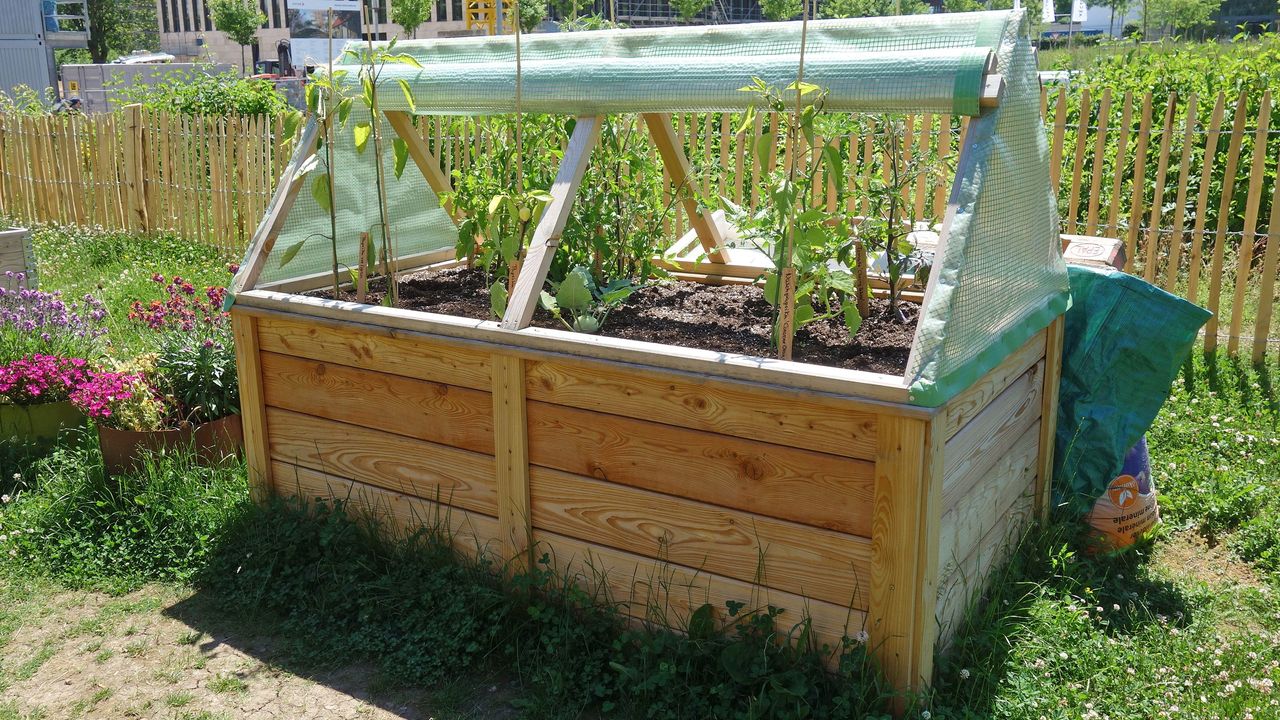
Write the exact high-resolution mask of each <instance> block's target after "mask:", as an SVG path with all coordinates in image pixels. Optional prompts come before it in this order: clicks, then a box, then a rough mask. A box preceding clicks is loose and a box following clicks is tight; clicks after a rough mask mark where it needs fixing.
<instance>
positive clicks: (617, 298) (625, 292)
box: [600, 285, 634, 305]
mask: <svg viewBox="0 0 1280 720" xmlns="http://www.w3.org/2000/svg"><path fill="white" fill-rule="evenodd" d="M633 290H634V288H632V287H631V286H630V285H628V286H626V287H620V288H618V289H616V290H610V291H609V292H606V293H605V294H604V295H602V296H601V297H600V302H602V303H604V304H605V305H616V304H617V303H620V302H622V301H623V300H626V299H627V298H629V297H631V293H632V291H633Z"/></svg>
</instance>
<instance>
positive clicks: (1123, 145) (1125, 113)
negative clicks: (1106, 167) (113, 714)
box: [1103, 91, 1133, 237]
mask: <svg viewBox="0 0 1280 720" xmlns="http://www.w3.org/2000/svg"><path fill="white" fill-rule="evenodd" d="M1132 133H1133V93H1131V92H1128V91H1125V94H1124V103H1123V104H1122V106H1121V110H1120V133H1119V137H1118V138H1117V139H1116V164H1115V166H1114V167H1113V168H1112V169H1111V173H1112V175H1113V176H1114V179H1113V180H1112V183H1111V202H1110V204H1109V205H1108V207H1107V226H1106V230H1108V231H1109V234H1108V233H1106V232H1104V233H1103V234H1104V235H1107V236H1108V237H1120V197H1121V195H1122V194H1123V192H1122V191H1123V189H1124V179H1125V176H1126V175H1128V173H1126V172H1125V158H1126V153H1127V151H1128V148H1129V135H1130V134H1132Z"/></svg>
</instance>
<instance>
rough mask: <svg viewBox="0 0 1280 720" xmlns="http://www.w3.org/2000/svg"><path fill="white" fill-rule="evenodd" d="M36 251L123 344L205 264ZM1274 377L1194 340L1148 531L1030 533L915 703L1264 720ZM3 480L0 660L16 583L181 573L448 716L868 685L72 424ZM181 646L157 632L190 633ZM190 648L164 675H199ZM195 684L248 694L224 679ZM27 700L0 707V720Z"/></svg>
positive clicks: (97, 620) (769, 702)
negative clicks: (103, 463) (163, 288)
mask: <svg viewBox="0 0 1280 720" xmlns="http://www.w3.org/2000/svg"><path fill="white" fill-rule="evenodd" d="M108 235H110V234H108ZM37 250H38V252H40V253H41V261H42V276H43V279H44V283H45V286H46V287H54V286H56V287H62V288H63V289H65V290H66V291H67V292H76V293H79V292H84V291H89V290H92V291H94V292H96V293H98V294H100V295H101V296H102V297H104V299H106V301H107V302H108V304H109V306H110V307H111V311H112V315H111V317H112V322H113V323H118V324H114V325H113V326H112V327H113V332H116V333H117V334H118V335H119V337H116V338H115V342H116V343H117V344H118V347H121V348H128V347H130V346H131V345H130V343H132V342H133V340H131V339H130V338H129V337H128V335H127V333H128V330H127V328H128V324H127V323H122V322H118V320H119V318H120V313H122V312H124V311H125V309H126V308H127V306H128V303H129V301H131V300H133V299H149V298H152V297H157V296H158V293H157V292H156V291H157V288H155V287H153V286H152V284H151V282H150V280H149V277H150V273H152V272H158V273H161V274H165V275H173V274H179V275H183V276H184V277H190V278H192V280H193V282H196V283H197V284H205V283H214V282H220V281H221V280H224V279H225V277H226V276H225V271H224V270H223V269H222V266H221V263H222V259H221V258H216V257H214V256H213V255H212V254H210V253H209V252H206V251H205V250H203V249H199V248H197V249H194V250H193V249H192V248H190V246H187V245H185V244H183V243H178V242H174V241H171V240H168V239H160V240H156V241H154V242H144V241H140V240H135V239H131V238H128V237H124V236H106V237H104V236H98V235H93V234H87V233H82V232H80V231H76V232H72V233H58V232H54V231H50V230H46V231H41V233H39V234H38V235H37ZM1273 355H1274V353H1273ZM1278 372H1280V367H1278V366H1277V365H1276V364H1275V363H1274V362H1273V363H1271V364H1270V365H1268V366H1266V367H1263V368H1254V367H1252V366H1251V365H1249V363H1247V362H1243V363H1241V362H1237V361H1235V360H1231V359H1229V358H1227V357H1226V356H1225V355H1224V354H1221V353H1219V354H1216V355H1213V356H1210V357H1204V356H1203V355H1202V354H1201V353H1199V352H1198V351H1197V352H1196V353H1195V354H1194V356H1193V358H1192V359H1191V360H1190V361H1188V363H1187V365H1186V366H1185V368H1184V371H1183V374H1182V376H1181V377H1180V378H1179V380H1178V382H1177V384H1176V385H1175V386H1174V388H1173V389H1172V397H1171V398H1170V401H1169V402H1168V403H1167V404H1166V406H1165V408H1164V410H1163V411H1162V412H1161V414H1160V416H1159V417H1158V418H1157V420H1156V423H1155V425H1154V427H1153V428H1152V429H1151V431H1150V432H1149V435H1148V439H1149V443H1150V448H1151V457H1152V463H1153V468H1154V478H1155V481H1156V484H1157V487H1158V488H1159V490H1160V502H1161V507H1162V511H1163V514H1164V518H1165V521H1166V523H1165V526H1164V529H1163V530H1162V531H1161V532H1160V533H1158V535H1157V537H1155V538H1154V539H1153V540H1151V541H1149V542H1147V543H1145V544H1144V545H1142V546H1140V547H1138V548H1136V549H1135V550H1133V551H1131V552H1128V553H1125V554H1122V555H1119V556H1116V557H1094V556H1089V555H1087V554H1086V553H1084V552H1083V551H1082V550H1081V544H1080V535H1081V533H1080V530H1079V528H1078V526H1076V525H1074V524H1073V523H1071V522H1070V521H1069V520H1066V519H1059V520H1058V521H1055V522H1054V523H1053V524H1052V525H1050V526H1049V527H1047V528H1042V529H1040V530H1038V531H1037V532H1035V533H1033V534H1032V535H1031V536H1029V538H1028V539H1027V540H1026V541H1024V542H1023V543H1022V544H1021V545H1020V547H1019V548H1018V550H1017V552H1015V553H1014V555H1013V558H1012V560H1011V561H1010V562H1009V563H1008V564H1007V565H1006V566H1005V567H1003V568H1002V569H1000V570H999V575H998V577H996V578H995V579H994V580H993V581H992V583H991V589H990V591H989V592H988V593H987V595H986V596H985V597H984V598H983V602H982V603H980V604H979V605H978V606H976V607H975V608H974V609H973V610H972V611H971V613H970V616H969V617H968V618H967V621H966V624H965V626H964V627H963V628H961V630H960V632H959V634H958V635H957V637H956V639H955V640H954V642H953V645H952V647H951V650H950V652H949V654H948V655H946V656H945V657H941V658H940V659H939V661H938V682H937V684H936V686H935V688H934V689H933V692H932V693H931V694H930V695H929V696H927V697H924V698H921V699H920V701H919V703H918V707H917V708H916V711H915V715H916V716H921V715H922V713H923V711H925V710H927V711H928V712H929V714H930V716H931V717H933V718H957V719H970V718H972V719H975V720H976V719H978V718H997V719H1007V720H1022V719H1024V718H1025V719H1026V720H1037V719H1038V718H1042V717H1043V718H1087V719H1089V720H1100V719H1101V718H1117V719H1118V718H1162V717H1193V718H1205V719H1208V718H1214V717H1219V718H1232V719H1233V720H1234V719H1239V718H1248V717H1250V716H1252V717H1254V718H1258V719H1259V720H1261V718H1273V717H1280V706H1278V705H1277V701H1278V700H1280V690H1276V689H1275V685H1276V683H1280V594H1278V593H1277V591H1278V590H1280V401H1278V400H1277V393H1276V389H1275V387H1274V386H1273V381H1274V378H1276V377H1277V373H1278ZM4 469H5V470H6V472H4V473H3V474H0V491H3V492H4V493H5V494H10V495H12V496H13V499H12V501H11V502H10V503H8V504H7V505H4V506H3V507H0V534H3V535H5V536H6V539H5V540H4V541H0V651H3V650H6V648H7V646H8V645H9V643H10V642H11V638H12V636H13V634H14V633H15V632H16V631H17V630H18V629H20V628H23V627H32V626H38V625H39V624H40V622H41V619H42V617H43V616H44V614H45V613H46V612H47V609H46V608H43V607H42V606H41V604H40V602H39V601H38V598H39V597H40V596H42V595H46V594H48V590H49V588H52V587H58V586H68V585H69V586H72V587H82V588H85V587H87V588H96V589H104V590H107V591H109V592H112V593H120V592H123V591H125V590H128V589H130V588H133V587H136V586H138V585H139V584H140V583H143V582H149V581H162V582H167V583H187V582H193V581H195V582H197V583H198V585H199V587H200V588H201V595H202V596H203V597H204V598H205V599H206V600H207V601H209V602H213V603H216V604H217V605H218V606H219V607H222V608H225V609H227V610H229V611H231V612H232V613H233V614H237V616H238V617H245V618H248V619H249V620H250V621H257V620H255V618H257V619H260V621H261V623H262V624H263V625H265V626H270V627H274V628H276V630H277V632H278V633H279V634H280V635H281V637H282V638H283V639H284V643H283V646H284V651H283V656H284V662H285V666H286V667H288V668H290V669H293V670H295V671H309V670H310V669H325V668H334V667H338V666H345V665H348V664H353V663H370V662H371V663H373V664H375V665H377V666H378V667H379V668H380V674H379V675H378V677H377V679H376V683H377V684H379V685H385V686H388V687H405V686H408V687H432V688H436V689H437V690H439V692H440V694H441V697H442V698H444V699H446V700H449V703H448V704H449V706H450V707H457V708H464V707H468V706H471V705H473V704H474V699H475V697H476V696H477V695H481V694H483V693H485V692H486V691H487V690H486V689H487V687H488V686H489V685H490V682H489V681H488V678H490V677H499V678H510V679H511V682H512V683H514V684H515V686H516V688H517V689H516V690H515V692H513V693H512V694H511V695H512V697H510V698H507V699H506V700H504V701H503V702H505V703H507V704H514V706H515V707H514V709H513V712H516V713H519V714H521V715H523V716H525V717H530V718H539V717H566V716H570V717H573V716H577V715H578V714H579V713H581V712H583V711H586V712H588V713H590V712H603V713H604V714H610V715H621V716H629V715H636V716H640V715H644V716H647V717H654V718H664V717H693V716H719V717H734V716H743V717H763V716H771V717H797V716H800V715H801V714H802V712H808V715H809V716H811V717H812V716H818V717H821V716H827V717H844V716H858V713H859V712H862V711H867V712H874V708H875V707H876V706H877V704H878V703H879V702H880V701H881V700H883V698H882V697H880V691H879V690H878V688H877V686H876V681H875V679H874V676H872V675H871V674H869V670H868V666H866V665H864V664H863V663H862V660H861V655H859V654H858V653H859V652H861V651H858V650H856V649H855V652H854V653H853V654H852V655H851V656H850V664H849V665H848V666H847V667H846V668H845V674H844V676H843V678H842V680H840V681H839V682H836V683H835V684H834V685H826V684H824V683H829V682H832V681H831V680H830V678H829V676H826V675H824V674H822V673H821V672H820V671H816V666H814V665H813V657H814V656H812V655H806V654H805V653H803V652H802V651H800V650H797V649H795V648H792V649H790V650H788V649H786V647H785V646H779V645H778V644H777V643H774V642H773V635H772V633H775V632H778V631H779V630H787V629H789V627H788V626H785V625H779V624H778V623H776V622H774V620H773V619H771V618H769V617H768V611H767V609H761V611H762V612H761V613H760V614H757V615H752V616H750V617H748V618H747V621H746V622H744V623H743V624H742V626H741V629H740V631H739V632H737V633H734V632H731V633H729V634H727V635H726V634H715V633H710V632H709V631H708V630H705V629H703V628H702V626H701V625H700V624H699V622H698V621H697V620H696V619H686V623H687V624H686V627H687V629H689V631H690V632H689V635H687V636H684V637H681V636H676V635H671V634H666V633H645V632H642V631H641V630H637V629H635V628H628V627H627V626H625V625H624V624H623V623H621V622H620V620H619V618H618V617H617V616H616V615H615V614H612V613H610V612H609V611H607V610H604V611H601V610H598V609H594V608H596V606H597V600H598V597H597V596H596V595H595V594H594V592H593V588H594V587H597V586H598V585H593V584H592V583H593V581H597V582H598V580H599V578H592V577H590V576H588V577H585V578H582V579H583V580H584V581H585V585H584V586H581V587H575V586H573V585H572V584H568V583H566V582H565V581H564V578H559V577H556V576H554V575H552V574H550V573H546V572H543V571H542V570H541V569H539V568H541V567H542V566H538V567H535V568H534V571H533V572H530V573H526V574H523V575H517V576H516V578H515V580H514V582H512V581H510V580H503V579H501V578H499V577H498V575H497V574H495V570H497V568H494V567H492V566H484V565H477V564H475V563H473V562H469V561H466V560H464V559H461V558H458V557H457V556H456V555H454V554H453V553H452V551H451V550H448V549H447V547H446V542H445V540H446V539H447V538H444V537H443V536H441V535H440V534H439V533H436V534H434V535H433V534H432V533H430V532H428V533H426V534H424V535H420V536H417V537H416V538H400V539H399V540H398V541H397V542H387V541H385V540H380V539H377V538H374V537H372V536H371V535H370V534H369V533H368V530H369V528H368V526H367V524H366V523H364V522H363V521H361V520H359V519H357V518H352V517H348V516H346V515H345V513H342V512H340V511H338V510H336V509H335V508H333V507H332V506H328V507H325V508H323V509H321V511H320V512H317V508H314V507H312V508H298V507H291V506H286V505H277V506H274V507H272V508H268V509H265V510H263V509H257V508H253V507H251V506H249V505H248V504H247V490H246V487H245V479H244V470H243V468H239V467H236V468H228V469H222V470H209V469H204V468H199V467H197V466H196V465H195V464H194V463H191V462H190V461H189V460H188V459H186V458H183V457H180V456H166V457H162V458H158V459H156V460H155V461H154V462H153V463H152V464H151V466H150V467H149V468H148V469H147V470H146V471H145V472H144V473H143V474H141V475H139V476H136V477H126V478H120V479H118V480H114V481H112V480H107V479H106V478H104V477H103V476H102V473H101V468H100V463H99V461H98V459H97V450H96V447H95V446H94V438H93V437H91V436H89V435H87V434H81V435H77V434H72V435H69V436H67V437H65V438H64V439H63V442H62V443H60V445H59V447H58V448H56V449H55V450H54V451H52V452H51V453H48V454H45V455H43V456H41V457H38V458H34V459H29V460H24V462H23V464H22V465H21V466H11V467H8V468H4ZM13 472H17V473H18V474H19V478H18V479H17V480H16V481H15V480H13V479H12V475H13ZM15 529H16V530H17V531H18V532H17V534H16V537H15V534H14V533H13V532H12V530H15ZM10 551H13V552H14V555H10V554H9V552H10ZM1219 570H1220V571H1221V572H1217V571H1219ZM532 589H537V590H538V591H539V592H538V593H530V590H532ZM161 607H162V603H161V602H159V601H158V600H157V599H156V598H154V597H150V598H146V599H142V600H133V599H129V598H113V599H110V600H108V601H106V602H104V603H103V604H102V605H101V607H100V608H99V609H98V610H97V611H96V612H95V613H94V614H93V615H92V616H91V617H88V618H86V619H84V620H82V621H81V622H80V623H79V624H77V625H76V626H74V627H72V628H70V629H69V630H68V631H67V634H68V636H70V637H80V636H87V637H88V638H89V639H90V640H91V639H92V638H98V639H99V641H100V639H101V638H102V637H104V636H105V635H106V634H107V633H108V632H111V633H116V631H117V629H118V628H120V627H126V628H127V627H128V626H131V625H137V626H139V627H145V623H143V622H142V621H141V620H139V619H137V618H141V617H144V616H145V615H146V614H147V613H153V612H156V611H157V610H159V609H160V608H161ZM747 609H748V610H749V608H747ZM793 610H796V609H793ZM116 634H119V633H116ZM202 636H203V633H201V632H199V631H194V630H193V631H191V632H190V633H183V634H180V635H177V636H175V637H172V638H171V639H170V638H168V637H166V638H165V640H164V642H163V643H161V645H165V644H177V645H181V646H195V645H198V644H199V643H200V641H201V639H202ZM81 642H83V641H81ZM150 642H151V643H155V642H156V641H155V640H154V639H153V640H151V641H150ZM150 647H159V646H158V645H149V644H146V643H144V642H143V641H141V640H136V641H134V642H131V643H128V644H126V645H124V646H123V647H121V646H117V650H115V651H112V650H110V649H105V648H104V646H103V645H102V644H101V642H99V643H98V645H97V646H96V647H92V649H88V648H87V649H86V650H85V651H84V652H85V653H96V655H95V656H94V659H95V660H97V661H98V662H100V663H106V662H108V661H113V662H122V661H126V660H128V661H130V662H142V661H144V660H145V658H146V656H147V655H148V652H149V651H148V648H150ZM189 649H190V651H191V652H192V658H193V660H192V662H191V663H189V664H187V665H183V669H184V670H185V669H190V670H199V669H200V668H203V666H204V662H205V660H204V657H203V656H202V655H200V654H199V653H197V652H195V649H194V648H189ZM8 650H10V652H8V653H7V654H5V655H4V656H5V657H8V658H16V659H9V660H6V661H5V662H4V663H3V664H0V690H2V689H3V688H5V687H8V686H11V685H12V684H14V683H15V682H22V678H24V677H28V678H29V677H32V675H33V674H34V673H36V672H37V671H38V669H39V667H40V666H41V664H42V663H44V662H46V661H47V660H48V657H47V656H46V657H44V658H43V659H41V655H42V654H47V653H48V652H49V646H48V645H39V644H37V645H35V646H33V647H31V648H22V649H21V651H20V652H19V650H18V649H15V648H8ZM135 656H141V657H135ZM188 665H189V667H188ZM213 669H214V666H211V669H210V672H212V671H213ZM180 672H181V671H180V670H178V669H177V668H176V667H172V668H167V669H161V670H157V671H156V673H155V674H154V675H153V676H152V679H153V680H155V681H156V682H157V683H159V684H161V685H163V686H170V687H168V689H167V690H165V691H164V694H161V695H157V696H156V703H157V706H159V705H160V704H163V705H164V706H166V707H167V708H169V709H170V710H169V712H171V713H173V716H174V717H192V718H194V717H217V716H212V715H208V714H207V713H197V712H196V711H193V710H190V709H189V705H190V704H191V703H192V702H194V699H195V698H194V696H192V695H191V694H190V693H186V692H185V691H178V690H176V689H175V688H172V687H171V685H172V683H174V682H177V679H178V677H179V676H180ZM824 678H825V679H824ZM496 684H497V683H495V685H496ZM208 688H209V690H211V691H214V692H217V693H222V694H226V695H236V694H242V693H245V692H247V691H248V687H247V684H246V683H245V681H244V680H243V679H241V678H240V677H238V676H237V675H235V674H232V673H226V672H221V673H218V674H217V675H215V676H214V677H213V679H212V680H210V681H209V682H208ZM255 689H256V688H255ZM455 696H456V697H455ZM86 698H87V699H84V700H82V702H89V701H91V700H92V698H93V696H92V694H87V695H86ZM797 698H801V699H802V700H799V701H798V700H797ZM96 702H106V700H105V699H100V700H98V701H96ZM1175 706H1176V708H1177V710H1176V711H1175V710H1174V708H1175ZM801 707H803V708H805V710H804V711H802V710H800V708H801ZM42 712H44V711H42V710H40V709H37V708H28V707H19V706H17V705H13V704H10V705H4V704H0V720H6V719H7V718H25V717H29V716H35V717H39V716H40V713H42ZM82 712H83V713H84V714H86V715H92V714H93V712H94V710H93V709H92V707H89V708H88V709H86V710H84V711H82ZM23 713H26V714H23ZM870 716H871V717H874V715H870Z"/></svg>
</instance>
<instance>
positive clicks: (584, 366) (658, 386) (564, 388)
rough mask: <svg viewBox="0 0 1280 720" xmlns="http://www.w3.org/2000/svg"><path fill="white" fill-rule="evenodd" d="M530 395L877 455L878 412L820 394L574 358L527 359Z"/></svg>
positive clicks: (790, 443) (836, 451)
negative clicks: (530, 360) (551, 359)
mask: <svg viewBox="0 0 1280 720" xmlns="http://www.w3.org/2000/svg"><path fill="white" fill-rule="evenodd" d="M526 385H527V394H528V397H529V399H530V400H538V401H542V402H549V403H555V404H557V405H568V406H570V407H576V408H581V409H584V410H595V411H597V412H603V413H611V414H614V415H624V416H626V417H631V418H637V419H641V420H658V421H661V422H664V423H667V424H670V425H678V426H680V427H686V428H691V429H694V430H704V431H707V432H715V433H722V434H725V435H733V436H735V437H740V438H747V439H750V440H754V439H757V438H768V440H769V441H770V442H773V443H777V444H779V445H787V446H790V447H797V448H805V449H808V450H817V451H819V452H827V453H832V454H835V455H843V456H845V457H852V458H862V459H868V460H869V459H872V458H874V457H875V450H876V434H875V433H876V425H875V418H876V414H875V413H873V412H868V411H867V410H865V409H859V408H857V407H851V406H850V405H849V404H848V403H847V402H841V401H840V400H838V399H828V398H824V397H823V396H820V395H815V394H814V393H806V394H800V393H795V392H785V391H778V390H770V389H768V388H767V387H763V386H760V385H750V384H747V383H734V382H729V381H714V380H710V379H707V378H705V377H700V376H696V375H685V374H677V373H660V372H654V371H653V370H651V369H649V368H638V367H636V366H633V365H621V364H618V363H603V362H594V363H593V362H590V361H576V360H557V361H549V360H539V361H533V362H530V363H529V364H528V373H527V376H526Z"/></svg>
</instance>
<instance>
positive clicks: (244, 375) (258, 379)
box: [231, 311, 271, 502]
mask: <svg viewBox="0 0 1280 720" xmlns="http://www.w3.org/2000/svg"><path fill="white" fill-rule="evenodd" d="M256 323H257V320H256V319H255V318H252V317H246V316H245V315H244V314H243V313H239V312H234V311H233V312H232V313H231V334H232V336H233V337H234V338H235V342H236V379H237V381H238V383H239V387H240V422H241V426H242V427H243V429H244V453H245V467H246V470H247V471H248V473H249V491H250V496H251V497H252V498H253V499H254V501H255V502H263V501H265V500H266V499H267V498H268V497H269V496H270V494H271V462H270V454H269V452H268V448H267V440H268V438H267V423H266V405H265V401H264V399H263V392H262V366H261V364H260V362H259V359H260V350H259V347H258V332H257V327H256Z"/></svg>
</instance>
